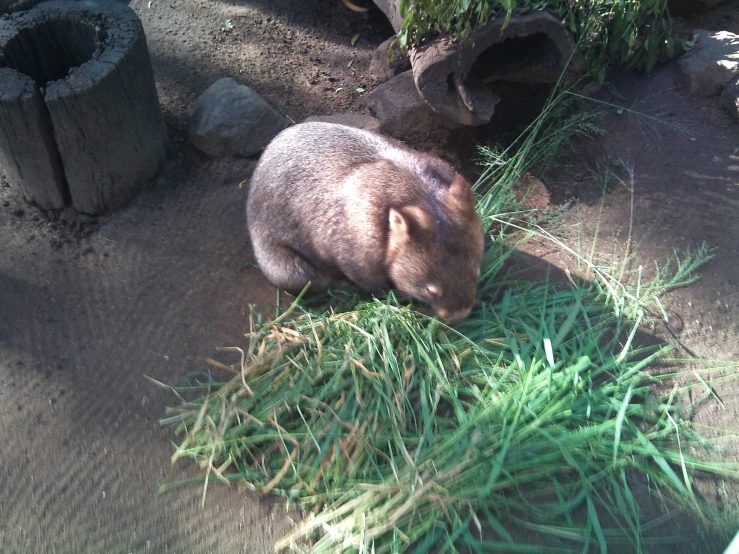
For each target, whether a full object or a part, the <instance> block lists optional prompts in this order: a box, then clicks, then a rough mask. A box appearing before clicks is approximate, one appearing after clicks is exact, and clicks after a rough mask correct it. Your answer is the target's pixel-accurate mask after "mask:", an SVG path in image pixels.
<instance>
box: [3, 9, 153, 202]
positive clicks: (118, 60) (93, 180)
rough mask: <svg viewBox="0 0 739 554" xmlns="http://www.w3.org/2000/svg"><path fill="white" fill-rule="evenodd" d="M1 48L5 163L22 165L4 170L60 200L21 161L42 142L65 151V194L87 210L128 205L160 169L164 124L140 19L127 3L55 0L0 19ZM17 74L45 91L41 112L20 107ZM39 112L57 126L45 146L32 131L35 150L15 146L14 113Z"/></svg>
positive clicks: (30, 194) (32, 156) (36, 198)
mask: <svg viewBox="0 0 739 554" xmlns="http://www.w3.org/2000/svg"><path fill="white" fill-rule="evenodd" d="M0 52H2V55H3V56H2V59H1V60H0V65H4V66H5V67H0V160H5V162H2V161H0V163H2V164H3V167H4V168H6V167H11V168H12V166H15V167H17V168H20V170H19V171H15V172H14V171H13V170H12V169H11V170H10V171H8V169H6V170H5V171H6V177H7V178H8V180H9V181H10V182H11V184H15V185H17V186H19V187H20V188H21V189H22V190H23V191H24V194H25V195H26V197H27V198H28V199H29V200H31V201H32V202H35V203H36V204H38V205H39V206H40V207H42V208H44V207H52V208H56V207H59V206H58V203H59V199H58V197H55V198H54V201H53V202H51V201H48V200H46V198H48V197H49V193H48V189H49V188H50V184H49V182H48V179H44V178H42V177H40V176H39V175H40V174H32V173H30V172H29V171H30V170H25V169H24V168H30V167H33V166H34V165H38V164H37V162H36V159H37V158H38V150H39V149H41V150H43V149H44V148H45V150H46V157H47V158H49V159H53V158H54V156H55V155H56V156H57V158H58V159H60V160H61V162H60V163H61V167H62V168H63V174H62V175H63V177H62V179H61V181H62V182H61V185H60V187H61V189H62V197H67V196H68V197H69V198H71V202H72V205H73V207H74V208H75V209H76V210H78V211H80V212H83V213H90V214H97V213H102V212H107V211H112V210H116V209H118V208H120V207H122V206H123V205H125V204H126V203H128V202H129V201H130V200H131V199H132V198H133V196H134V195H135V194H136V193H137V192H138V190H139V188H140V187H141V185H142V184H143V183H144V182H146V181H147V180H149V179H151V178H152V177H154V176H155V175H156V174H157V173H158V172H159V169H160V168H161V165H162V163H163V161H164V158H165V156H166V148H167V131H166V127H165V124H164V118H163V116H162V113H161V109H160V106H159V100H158V97H157V92H156V88H155V85H154V76H153V73H152V69H151V62H150V59H149V52H148V49H147V45H146V38H145V36H144V31H143V27H142V25H141V22H140V21H139V19H138V17H137V16H136V14H135V13H134V12H133V10H131V9H130V8H129V7H128V6H126V5H125V4H122V3H111V2H106V1H104V0H100V1H89V2H77V1H74V0H53V1H50V2H45V3H42V4H39V5H37V6H36V7H34V8H33V9H31V10H29V11H27V12H22V13H14V14H11V15H10V17H9V18H7V19H3V20H0ZM11 77H12V79H15V80H16V81H17V80H18V79H19V78H22V79H24V80H25V82H24V84H23V90H26V91H27V90H31V89H34V87H35V90H36V91H37V93H38V95H40V97H41V98H42V99H43V102H42V106H41V108H39V110H38V111H40V112H45V113H42V115H38V114H37V115H36V116H33V117H29V116H27V115H23V114H20V113H19V110H18V106H17V103H16V104H14V103H13V101H12V98H11V97H12V94H11V93H12V92H13V91H12V90H11V88H12V85H10V84H9V83H10V81H11ZM18 86H19V85H16V88H17V87H18ZM26 94H30V93H28V92H26ZM29 102H31V101H30V100H29ZM36 105H38V102H36ZM26 111H27V110H26ZM43 115H45V118H46V119H45V121H47V122H48V126H49V127H50V128H51V129H52V130H53V141H51V142H52V144H45V146H43V147H42V145H41V142H40V141H38V140H35V142H36V144H37V145H38V146H37V148H36V151H34V152H29V151H19V149H18V148H14V147H11V146H9V143H11V142H12V141H13V140H14V139H15V138H16V136H17V135H18V134H20V131H18V130H17V128H16V127H14V126H13V125H11V123H12V122H13V121H16V120H18V119H22V120H24V121H25V122H26V126H28V127H33V126H34V122H38V121H42V120H44V117H43ZM34 117H35V119H34ZM39 134H40V136H43V137H46V136H47V135H45V134H44V133H43V132H40V133H39ZM26 136H27V137H28V138H27V142H34V138H33V137H32V136H31V135H26ZM47 143H48V141H47ZM55 150H56V154H54V151H55ZM8 160H10V164H8V163H7V161H8ZM50 165H53V164H50ZM39 171H40V170H39ZM45 171H47V173H48V172H49V171H48V169H45ZM37 173H38V172H37Z"/></svg>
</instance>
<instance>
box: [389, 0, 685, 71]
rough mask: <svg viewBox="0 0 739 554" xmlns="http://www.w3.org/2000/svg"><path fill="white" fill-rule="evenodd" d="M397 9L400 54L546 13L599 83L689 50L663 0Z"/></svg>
mask: <svg viewBox="0 0 739 554" xmlns="http://www.w3.org/2000/svg"><path fill="white" fill-rule="evenodd" d="M399 9H400V13H401V14H403V16H404V17H405V20H404V22H403V27H402V29H401V30H400V32H399V33H398V39H397V42H398V45H399V46H400V47H401V50H405V49H407V48H409V47H411V46H419V45H422V44H424V42H426V41H427V40H429V39H431V38H433V37H434V36H435V35H437V34H451V35H452V36H454V37H455V38H457V39H459V40H463V39H465V38H467V36H469V34H470V33H471V32H472V29H473V28H474V27H476V26H479V25H484V24H485V23H486V22H487V21H489V20H490V19H491V18H495V17H506V24H507V20H508V18H510V16H511V14H512V13H513V12H516V13H522V14H523V13H527V12H533V11H541V10H548V11H550V12H552V13H553V14H555V15H556V16H557V17H559V18H561V20H562V22H563V24H564V25H565V26H566V27H567V28H568V29H569V30H570V31H571V32H572V33H573V35H574V37H575V39H576V42H577V44H578V46H579V49H580V51H581V52H582V53H583V55H584V57H585V63H586V66H587V67H588V68H589V70H590V71H591V72H592V73H593V75H594V76H595V77H596V78H597V79H598V80H599V81H600V82H601V83H602V82H603V80H604V79H605V75H606V67H607V66H608V65H610V64H623V65H625V66H626V67H634V68H637V69H646V70H647V71H649V70H651V69H652V68H653V67H654V66H655V64H656V63H657V61H658V60H659V59H661V58H670V57H672V56H673V55H675V54H679V53H680V52H684V51H685V50H686V49H687V48H689V47H690V46H691V44H690V43H689V42H687V41H685V40H681V39H679V38H677V37H675V36H674V35H673V33H672V20H671V18H670V15H669V12H668V10H667V0H475V1H472V0H401V2H400V4H399Z"/></svg>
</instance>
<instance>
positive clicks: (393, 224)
mask: <svg viewBox="0 0 739 554" xmlns="http://www.w3.org/2000/svg"><path fill="white" fill-rule="evenodd" d="M388 219H389V223H390V232H391V233H393V234H397V235H407V234H409V232H410V231H409V229H408V220H407V219H406V218H405V216H404V215H403V214H402V213H400V212H399V211H398V210H396V209H395V208H390V214H389V216H388Z"/></svg>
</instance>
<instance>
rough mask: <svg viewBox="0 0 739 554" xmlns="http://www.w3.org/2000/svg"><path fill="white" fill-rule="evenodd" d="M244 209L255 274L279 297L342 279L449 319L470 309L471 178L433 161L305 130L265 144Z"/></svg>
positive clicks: (477, 260)
mask: <svg viewBox="0 0 739 554" xmlns="http://www.w3.org/2000/svg"><path fill="white" fill-rule="evenodd" d="M246 213H247V220H248V227H249V234H250V235H251V240H252V244H253V247H254V254H255V256H256V259H257V263H258V265H259V268H260V269H261V270H262V272H263V273H264V275H265V277H266V278H267V279H268V280H269V281H270V282H271V283H272V284H273V285H274V286H276V287H279V288H281V289H283V290H286V291H288V292H292V293H296V292H299V291H301V290H302V289H303V288H304V287H305V285H306V284H307V283H308V281H310V282H311V290H313V291H319V290H325V289H326V288H327V287H328V286H329V285H330V284H332V283H334V282H335V281H338V280H341V279H343V278H348V279H349V280H350V281H353V282H354V283H356V284H357V285H359V286H360V287H361V288H363V289H365V290H368V291H372V292H379V291H381V290H384V289H387V288H391V287H392V288H395V289H397V290H398V291H399V292H401V293H403V294H405V295H407V296H409V297H411V298H415V299H418V300H422V301H424V302H427V303H428V304H429V305H430V306H431V307H432V308H433V310H434V312H435V313H436V315H438V316H439V317H441V318H443V319H446V320H448V321H454V320H459V319H464V318H465V317H467V316H468V315H469V313H470V310H471V309H472V305H473V303H474V300H475V294H476V290H477V278H478V277H479V276H480V264H481V261H482V255H483V232H482V224H481V221H480V218H479V217H478V215H477V213H476V212H475V200H474V196H473V194H472V190H471V188H470V185H469V183H468V182H467V181H466V180H465V179H464V178H463V177H462V176H461V175H459V174H457V172H456V171H455V170H454V169H452V167H451V166H450V165H449V164H448V163H446V162H444V161H442V160H441V159H439V158H436V157H434V156H431V155H428V154H422V153H420V152H416V151H414V150H411V149H409V148H407V147H405V146H403V145H401V144H400V143H397V142H395V141H392V140H389V139H387V138H385V137H383V136H381V135H379V134H376V133H374V132H371V131H364V130H360V129H356V128H354V127H348V126H345V125H339V124H335V123H323V122H311V123H301V124H298V125H294V126H292V127H289V128H287V129H285V130H284V131H282V132H281V133H280V134H278V135H277V136H276V137H275V138H274V139H273V141H272V142H271V143H270V144H269V145H268V146H267V148H266V149H265V151H264V153H263V154H262V157H261V159H260V160H259V163H258V164H257V167H256V169H255V170H254V174H253V176H252V178H251V184H250V187H249V196H248V199H247V206H246Z"/></svg>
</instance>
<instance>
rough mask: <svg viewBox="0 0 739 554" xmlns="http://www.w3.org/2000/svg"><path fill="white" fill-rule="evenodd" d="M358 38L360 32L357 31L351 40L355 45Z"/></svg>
mask: <svg viewBox="0 0 739 554" xmlns="http://www.w3.org/2000/svg"><path fill="white" fill-rule="evenodd" d="M358 38H359V33H357V34H356V35H354V36H353V37H352V40H351V42H352V46H354V43H356V42H357V39H358Z"/></svg>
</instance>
